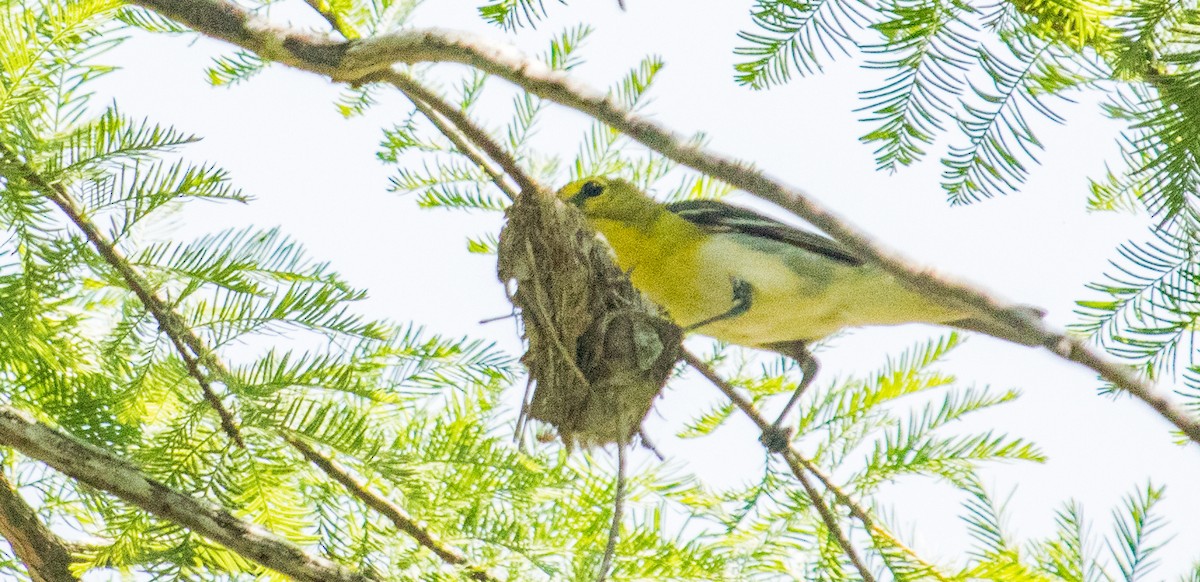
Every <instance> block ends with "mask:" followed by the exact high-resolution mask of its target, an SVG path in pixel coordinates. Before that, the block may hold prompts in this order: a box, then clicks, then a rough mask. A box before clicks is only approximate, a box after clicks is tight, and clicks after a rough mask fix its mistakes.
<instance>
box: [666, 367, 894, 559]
mask: <svg viewBox="0 0 1200 582" xmlns="http://www.w3.org/2000/svg"><path fill="white" fill-rule="evenodd" d="M683 361H685V362H687V363H688V365H689V366H691V367H693V368H695V369H696V370H697V371H699V372H700V374H701V375H703V376H704V377H705V378H707V379H708V381H709V382H712V383H713V385H714V386H716V387H717V388H718V389H720V390H721V392H723V393H724V394H725V396H726V397H728V398H729V399H730V400H732V401H733V403H734V405H736V406H737V407H738V409H740V410H741V411H742V412H743V413H745V415H746V416H748V417H750V420H751V421H753V422H754V424H756V425H758V428H759V430H761V431H764V432H766V431H768V430H771V429H772V428H773V427H772V425H771V423H769V422H767V419H765V418H763V417H762V415H761V414H759V413H758V411H757V410H755V409H754V405H753V404H752V403H751V402H750V401H749V400H747V399H746V398H745V397H744V396H742V395H741V394H738V392H737V390H734V389H733V386H730V385H729V383H728V382H726V381H725V380H724V379H723V378H721V377H720V376H718V375H717V373H716V371H714V370H713V369H712V368H711V367H709V366H708V364H705V363H704V361H703V360H701V359H700V358H698V357H696V355H695V354H693V353H692V352H690V351H688V350H683ZM764 446H765V445H764ZM769 450H770V449H768V451H769ZM785 452H791V453H793V454H796V453H795V451H794V450H793V449H792V448H791V447H790V445H789V448H787V449H785ZM788 466H789V468H791V470H792V474H793V475H795V477H796V479H797V480H799V481H800V485H802V486H803V487H804V491H805V492H806V493H807V494H808V498H809V499H810V500H811V501H812V504H813V507H815V508H816V509H817V513H818V514H820V516H821V521H823V522H825V527H827V528H829V533H830V535H832V536H833V537H834V540H836V541H837V543H838V545H839V546H841V548H842V551H843V552H845V553H846V556H847V557H849V558H850V562H851V563H852V564H854V568H855V569H856V570H858V575H859V576H862V579H863V580H865V581H866V582H874V580H875V577H874V576H873V575H872V574H871V570H870V568H867V566H866V564H865V563H864V562H863V561H862V558H861V557H859V555H858V550H856V549H854V545H853V544H851V543H850V538H847V537H846V535H845V534H844V533H842V527H841V525H839V523H838V518H837V516H836V515H834V513H833V511H831V510H830V509H829V506H828V505H826V503H825V500H824V499H823V498H822V497H821V494H820V492H819V491H817V490H816V489H815V488H813V486H812V483H811V482H809V480H808V477H807V476H805V474H804V471H803V469H802V468H800V467H798V466H793V465H791V464H789V465H788ZM797 469H800V470H797Z"/></svg>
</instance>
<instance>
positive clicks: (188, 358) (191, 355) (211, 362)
mask: <svg viewBox="0 0 1200 582" xmlns="http://www.w3.org/2000/svg"><path fill="white" fill-rule="evenodd" d="M0 157H3V159H5V160H7V161H8V162H9V163H11V164H13V165H14V166H15V167H18V168H20V169H21V172H22V177H23V178H24V179H25V181H27V182H29V184H30V185H32V186H33V187H34V189H36V190H37V191H38V192H40V193H41V194H42V195H43V196H45V197H46V198H47V199H48V200H50V202H52V203H54V205H55V206H57V207H58V208H59V210H61V211H62V212H63V214H65V215H66V216H67V218H68V219H69V220H70V221H71V222H72V223H73V224H74V225H75V226H76V227H77V228H78V229H79V230H81V231H83V234H84V236H85V237H86V238H87V240H88V242H89V243H90V244H91V245H92V248H94V249H96V252H97V253H98V254H99V255H100V258H101V259H103V260H104V262H105V263H107V264H108V265H109V266H110V267H112V268H113V269H114V270H115V271H116V272H117V274H119V275H120V276H121V279H122V280H123V281H125V286H126V287H128V288H129V290H130V291H132V292H133V294H134V295H135V296H137V298H138V300H139V301H140V302H141V303H142V305H144V306H145V307H146V310H147V311H149V312H150V314H151V315H152V316H153V317H154V319H155V321H157V322H158V328H159V329H160V330H162V332H163V333H164V334H166V335H167V337H168V338H170V340H171V343H172V345H174V346H175V350H176V351H177V352H178V353H179V357H180V358H182V359H183V361H184V364H185V365H186V366H187V369H188V374H189V375H190V376H191V377H192V378H193V379H195V380H196V383H197V384H199V385H200V391H201V392H202V393H203V394H204V399H205V400H207V401H208V404H209V405H210V406H212V407H213V410H215V411H216V412H217V416H219V417H220V419H221V428H222V429H223V430H224V431H225V433H226V434H228V435H229V437H230V438H231V439H233V442H235V443H237V445H238V446H239V447H242V448H245V447H246V441H245V440H244V439H243V438H242V433H241V430H240V429H238V423H237V420H236V417H235V416H234V413H233V412H232V411H231V410H230V409H229V408H228V407H227V406H226V405H225V403H224V402H223V401H222V400H221V397H220V396H219V395H218V394H217V391H216V390H215V389H214V388H213V386H212V383H211V382H210V374H206V373H205V372H204V371H203V370H201V369H200V367H201V366H202V365H203V366H204V367H206V368H208V369H209V370H211V371H213V372H216V373H217V375H218V377H227V376H228V372H227V371H226V370H225V368H224V366H222V365H221V364H220V363H219V362H218V361H217V360H216V358H215V357H214V356H213V355H212V352H211V351H210V350H209V349H208V348H207V347H205V346H204V343H203V342H202V341H201V340H200V338H199V337H198V336H197V335H196V334H195V333H194V332H192V330H191V329H190V328H188V326H187V324H186V323H185V322H184V319H183V317H182V316H181V315H179V313H178V312H176V311H175V310H174V309H172V308H171V306H170V305H168V304H167V302H166V301H163V299H162V298H161V297H159V296H158V294H157V293H156V292H155V291H153V290H152V289H153V286H152V285H151V284H150V282H149V281H148V280H147V279H146V278H145V277H144V276H142V274H141V273H139V272H138V270H137V268H135V267H134V266H133V264H131V263H130V262H129V260H128V259H126V258H125V257H124V256H123V255H122V254H121V251H119V250H117V247H116V245H114V244H113V242H112V241H110V240H109V239H108V237H107V236H105V235H104V233H103V232H101V231H100V228H99V227H97V226H96V223H94V222H92V221H91V220H89V219H88V218H87V217H86V216H85V215H84V213H83V212H82V211H81V210H80V208H79V205H78V204H77V203H76V202H75V199H74V198H72V197H71V195H70V193H68V192H67V189H66V188H65V187H64V186H63V185H62V184H60V183H58V182H50V181H48V180H46V179H45V178H43V177H42V175H41V174H40V173H38V172H37V170H35V169H34V168H33V166H31V165H30V164H29V163H28V162H26V161H24V160H21V159H20V158H18V157H17V154H16V153H15V152H14V151H13V150H12V149H10V148H9V147H8V146H7V145H6V144H3V143H0Z"/></svg>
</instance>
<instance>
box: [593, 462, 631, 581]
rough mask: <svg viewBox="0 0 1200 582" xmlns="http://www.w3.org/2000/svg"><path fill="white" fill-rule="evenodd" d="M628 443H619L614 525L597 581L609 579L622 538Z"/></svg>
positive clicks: (614, 495) (614, 496) (614, 498)
mask: <svg viewBox="0 0 1200 582" xmlns="http://www.w3.org/2000/svg"><path fill="white" fill-rule="evenodd" d="M628 446H629V444H628V443H617V491H616V492H615V493H613V516H612V526H611V527H609V528H608V543H606V544H605V545H604V560H603V561H601V562H600V575H599V576H597V577H596V581H597V582H604V581H605V580H607V579H608V573H609V571H610V570H612V563H613V558H615V557H616V555H617V540H619V539H620V538H621V518H622V515H623V514H624V513H625V480H626V479H627V478H628V476H627V475H626V472H627V467H626V465H627V463H628V460H627V459H626V458H625V454H626V453H625V448H626V447H628Z"/></svg>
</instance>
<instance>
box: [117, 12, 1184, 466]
mask: <svg viewBox="0 0 1200 582" xmlns="http://www.w3.org/2000/svg"><path fill="white" fill-rule="evenodd" d="M132 2H133V3H134V4H137V5H140V6H143V7H146V8H149V9H151V10H154V11H156V12H158V13H160V14H162V15H163V16H166V17H168V18H171V19H174V20H176V21H179V22H181V23H183V24H185V25H187V26H190V27H192V28H194V29H195V30H197V31H199V32H201V33H203V34H206V35H208V36H211V37H214V38H218V39H221V40H225V41H228V42H231V43H233V44H235V45H237V46H240V47H242V48H244V49H247V50H250V51H253V52H255V53H257V54H258V55H259V56H262V57H264V58H266V59H269V60H274V61H278V62H281V63H284V64H287V65H290V66H293V67H296V68H300V69H303V70H307V71H311V72H314V73H319V74H322V75H326V76H328V77H330V78H331V79H333V80H335V81H341V82H348V83H354V84H357V83H361V82H367V81H369V80H371V78H372V76H375V75H378V74H379V73H380V72H385V71H388V70H389V69H390V68H391V67H392V66H393V65H394V64H397V63H409V64H412V63H420V62H456V63H463V64H467V65H470V66H472V67H475V68H477V69H479V70H481V71H484V72H487V73H490V74H493V75H496V76H498V77H502V78H504V79H507V80H509V81H511V82H513V83H515V84H517V85H518V86H520V87H521V88H522V89H524V90H526V91H529V92H530V93H533V94H535V95H538V96H540V97H543V98H546V99H550V100H552V101H556V102H558V103H560V104H562V105H566V106H567V107H571V108H573V109H576V110H578V111H580V112H583V113H585V114H587V115H589V116H591V117H593V118H595V119H597V120H600V121H602V122H604V123H606V124H608V125H610V126H612V127H613V128H616V129H617V130H619V131H621V132H622V133H624V134H626V135H628V136H629V137H631V138H633V139H635V140H637V141H639V142H641V143H642V144H644V145H646V146H647V147H649V148H650V149H652V150H655V151H657V152H659V153H661V154H662V155H664V156H666V157H667V158H670V159H672V160H674V161H676V162H678V163H680V164H683V165H685V166H688V167H691V168H694V169H696V170H698V171H700V172H703V173H705V174H708V175H710V176H713V177H715V178H718V179H721V180H723V181H725V182H727V183H729V184H731V185H733V186H735V187H737V188H740V189H742V190H745V191H747V192H750V193H751V194H755V195H757V196H759V197H761V198H763V199H765V200H769V201H771V202H774V203H776V204H778V205H780V206H782V207H783V208H786V209H788V210H790V211H792V212H794V213H795V214H797V215H798V216H800V217H802V218H804V219H805V220H807V221H809V222H810V223H812V224H813V225H814V226H816V227H817V228H820V229H821V230H823V231H825V232H826V233H828V234H829V235H830V236H832V237H834V238H836V239H837V240H839V241H840V242H842V243H843V244H845V245H846V246H847V247H849V248H850V249H851V250H852V251H853V252H855V253H856V254H859V255H861V256H863V257H866V258H868V259H870V260H871V261H872V262H875V263H877V264H878V265H880V266H881V267H883V268H884V269H886V270H888V271H889V272H891V273H893V274H894V275H895V276H896V277H897V278H898V279H900V280H902V281H904V282H905V283H906V284H908V285H910V286H912V287H914V288H916V289H919V290H921V291H922V292H924V293H926V294H929V295H933V296H936V297H938V298H939V299H940V300H941V301H948V302H951V303H955V304H959V305H963V306H967V307H970V308H971V309H973V310H974V311H976V312H978V313H980V314H982V315H986V316H988V317H991V318H992V319H995V320H996V321H998V322H1000V323H1002V324H1004V325H1005V326H1007V327H1008V328H1010V329H1011V330H1012V332H1013V333H1014V334H1016V336H1018V337H1020V338H1022V339H1023V341H1025V343H1030V344H1034V345H1041V346H1045V347H1047V348H1048V349H1050V350H1051V351H1052V352H1054V353H1055V354H1057V355H1058V356H1060V357H1062V358H1064V359H1067V360H1070V361H1073V362H1076V363H1079V364H1082V365H1084V366H1086V367H1088V368H1090V369H1092V370H1094V371H1096V372H1097V373H1099V374H1100V376H1102V377H1103V378H1105V379H1106V380H1108V381H1109V382H1112V383H1113V384H1114V385H1116V386H1118V387H1120V388H1122V389H1124V390H1126V391H1128V392H1130V393H1131V394H1133V395H1134V396H1135V397H1137V398H1138V399H1140V400H1142V401H1143V402H1145V403H1146V404H1148V405H1150V406H1151V407H1152V408H1154V409H1155V410H1156V411H1157V412H1158V413H1159V414H1160V415H1161V416H1163V417H1164V418H1166V419H1167V420H1168V421H1170V422H1171V423H1172V424H1173V425H1175V427H1176V428H1178V429H1179V430H1181V431H1183V433H1184V434H1186V435H1187V436H1188V437H1189V438H1190V439H1191V440H1193V441H1195V442H1197V443H1200V420H1198V419H1196V418H1193V417H1192V416H1191V415H1190V414H1188V413H1187V412H1186V411H1185V410H1184V409H1183V408H1181V407H1180V406H1179V405H1178V404H1176V403H1174V402H1173V401H1172V400H1171V399H1170V398H1169V397H1168V396H1167V395H1166V394H1164V393H1162V392H1160V391H1158V390H1157V389H1156V388H1155V387H1154V386H1153V384H1151V383H1149V382H1147V381H1146V380H1144V379H1142V378H1141V377H1139V376H1138V375H1137V374H1136V373H1135V372H1134V371H1133V370H1131V369H1130V368H1129V367H1127V366H1123V365H1121V364H1119V363H1116V362H1112V361H1110V360H1108V359H1107V358H1104V357H1102V356H1101V355H1100V354H1099V353H1098V352H1096V351H1095V350H1094V349H1093V348H1091V347H1090V346H1088V345H1087V344H1086V343H1085V342H1084V340H1082V339H1080V338H1075V337H1070V336H1067V335H1066V334H1065V333H1063V332H1061V331H1058V330H1053V329H1051V328H1049V327H1048V326H1047V325H1046V324H1044V323H1043V322H1042V321H1040V320H1038V319H1036V318H1034V317H1032V316H1031V315H1029V314H1028V313H1024V312H1022V311H1021V310H1018V309H1012V308H1011V306H1010V305H1007V304H1005V303H1003V302H1001V301H999V300H998V299H996V298H994V297H992V296H991V295H990V294H988V293H986V292H984V291H982V290H979V289H976V288H973V287H971V286H968V285H965V284H963V283H961V282H958V281H955V280H952V279H948V278H945V277H942V276H938V275H936V274H934V273H932V272H931V271H929V270H928V269H924V268H921V267H918V266H916V265H914V264H912V263H911V262H909V261H907V260H905V259H903V258H901V257H900V256H898V255H896V254H894V253H892V252H890V251H888V250H885V249H884V248H882V247H880V246H879V245H877V244H876V243H875V242H874V241H872V240H871V238H870V237H868V236H867V235H866V234H865V233H863V232H860V231H859V230H858V229H856V228H854V227H852V226H850V225H849V224H848V223H846V222H845V221H843V220H842V219H841V218H840V217H838V216H836V215H835V214H833V213H832V212H830V211H828V210H826V209H825V208H823V207H821V206H819V205H817V204H816V203H814V202H812V200H811V199H810V196H809V195H808V194H807V193H805V192H804V191H802V190H800V189H798V188H793V187H790V186H787V185H786V184H784V183H782V182H780V181H778V180H776V179H774V178H771V177H770V176H768V175H767V174H765V173H763V172H761V171H759V170H755V169H753V168H751V167H750V166H749V165H747V164H743V163H741V162H739V161H738V160H735V159H733V158H730V157H727V156H723V155H719V154H715V153H712V152H710V151H707V150H705V149H704V148H701V147H697V146H693V145H687V143H688V142H687V140H684V139H682V138H681V136H678V135H676V134H675V133H674V132H672V131H670V130H668V129H666V128H665V127H663V126H661V125H659V124H657V123H654V122H652V121H649V120H647V119H645V118H642V117H639V116H637V115H635V114H633V113H632V112H630V111H628V110H625V109H623V108H621V107H620V106H619V105H617V104H616V103H615V102H613V101H611V100H610V99H608V98H607V97H606V96H605V94H604V93H602V92H600V91H597V90H595V89H593V88H591V87H589V86H587V85H584V84H582V83H579V82H577V81H574V80H573V79H571V78H570V77H569V76H567V75H566V74H565V73H563V72H561V71H553V70H551V69H550V68H548V67H546V66H545V65H544V64H542V63H539V62H537V61H535V60H533V59H529V58H527V57H525V56H524V55H522V54H521V53H520V52H519V51H517V50H516V49H515V48H512V47H509V46H506V45H495V44H494V43H489V42H488V41H487V40H486V39H484V38H482V37H479V36H476V35H472V34H469V33H464V32H455V31H447V30H440V29H416V30H407V31H403V32H399V33H395V34H386V35H380V36H377V37H372V38H367V39H355V40H349V41H345V40H341V39H334V38H330V37H327V36H323V35H311V34H307V33H302V32H299V31H296V30H290V29H286V28H278V27H273V26H272V25H270V24H269V23H268V22H267V21H265V20H263V19H261V18H260V17H258V16H255V15H253V14H251V13H249V12H248V11H246V10H244V9H242V8H240V7H238V6H236V5H234V4H233V3H231V2H228V1H226V0H132Z"/></svg>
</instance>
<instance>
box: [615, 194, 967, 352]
mask: <svg viewBox="0 0 1200 582" xmlns="http://www.w3.org/2000/svg"><path fill="white" fill-rule="evenodd" d="M669 218H673V219H676V220H678V221H679V222H682V223H683V224H684V225H686V226H687V227H692V228H694V225H691V223H688V222H686V221H684V220H683V219H679V218H678V217H675V216H673V215H669ZM663 222H664V221H662V220H660V221H659V223H663ZM665 222H666V224H656V225H654V226H653V227H650V228H645V229H642V228H636V227H629V226H627V225H625V224H623V223H619V222H615V221H604V220H598V221H594V223H595V225H596V228H597V230H599V231H600V232H601V233H602V234H603V235H604V236H605V237H606V238H607V239H608V241H609V244H610V245H612V247H613V249H614V251H615V252H616V255H617V262H618V264H619V265H620V266H621V268H622V269H624V270H625V271H626V272H628V273H629V275H630V279H631V280H632V281H633V284H634V286H636V287H637V288H638V289H639V290H640V291H642V292H643V293H645V294H646V296H647V297H649V298H650V299H651V300H652V301H654V302H656V303H658V304H659V305H661V306H663V307H664V308H665V309H666V310H667V311H668V312H669V314H670V315H671V317H672V318H673V319H674V320H675V321H676V323H678V324H679V325H681V326H682V327H685V328H686V327H688V326H690V325H692V324H695V323H698V322H702V321H705V320H708V319H710V318H712V317H715V316H717V315H720V314H723V313H725V312H727V311H729V310H730V309H731V308H732V307H733V305H734V290H733V281H734V280H735V279H736V280H741V281H744V282H746V283H749V285H750V287H751V289H752V296H751V306H750V309H749V310H748V311H747V312H745V313H743V314H741V315H738V316H736V317H733V318H730V319H726V320H722V321H716V322H712V323H710V324H706V325H704V326H702V327H700V328H698V329H696V330H694V331H695V332H696V333H700V334H703V335H707V336H710V337H714V338H716V339H719V340H723V341H727V342H730V343H735V344H739V345H745V346H763V345H767V344H771V343H775V342H783V341H792V340H806V341H807V340H815V339H820V338H822V337H825V336H827V335H830V334H832V333H834V332H836V331H838V330H840V329H843V328H845V327H855V326H862V325H891V324H898V323H907V322H916V321H920V322H932V323H943V322H947V321H952V320H954V319H958V318H960V317H963V316H964V314H963V313H961V312H959V311H957V310H949V309H947V308H945V307H944V306H941V305H938V304H936V303H933V302H930V301H928V300H926V299H925V298H924V297H922V296H920V295H918V294H916V293H913V292H911V291H909V290H907V289H905V288H903V287H902V286H900V285H899V284H898V283H897V282H896V281H895V279H893V278H892V277H891V276H890V275H888V274H887V273H884V272H882V271H880V270H879V269H877V268H875V267H872V266H869V265H849V264H846V263H843V262H839V261H835V260H833V259H830V258H828V257H825V256H824V255H820V254H816V253H810V252H808V251H804V250H803V249H799V248H796V247H792V246H790V245H786V244H784V243H778V244H769V243H771V242H772V241H765V243H766V244H763V243H764V241H761V240H755V239H749V238H747V236H748V235H742V234H736V233H716V234H705V233H702V232H700V231H699V229H695V230H694V231H689V230H687V229H686V228H680V227H681V225H679V224H677V223H675V222H674V221H670V220H667V221H665ZM664 228H666V229H680V230H681V232H672V231H671V230H667V231H665V232H664ZM748 243H752V244H748Z"/></svg>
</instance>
